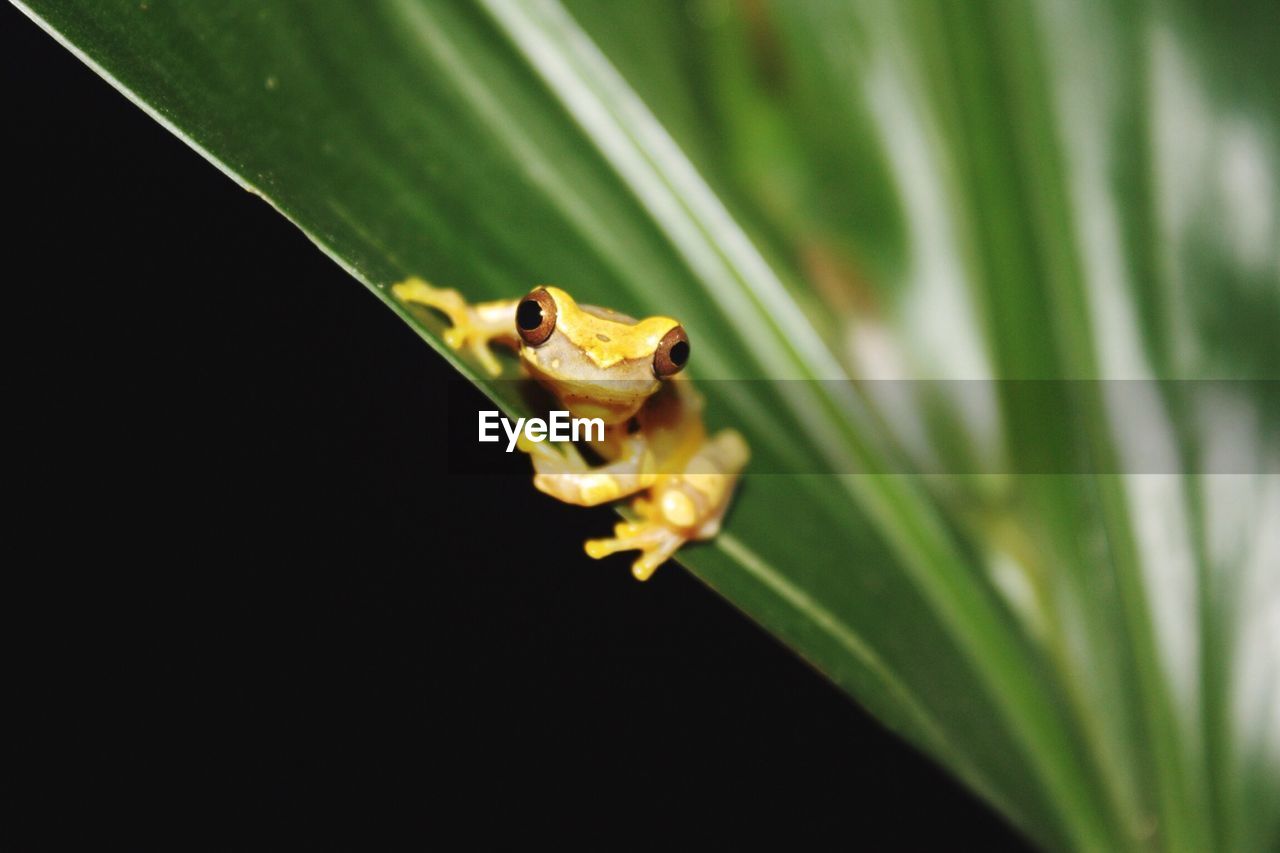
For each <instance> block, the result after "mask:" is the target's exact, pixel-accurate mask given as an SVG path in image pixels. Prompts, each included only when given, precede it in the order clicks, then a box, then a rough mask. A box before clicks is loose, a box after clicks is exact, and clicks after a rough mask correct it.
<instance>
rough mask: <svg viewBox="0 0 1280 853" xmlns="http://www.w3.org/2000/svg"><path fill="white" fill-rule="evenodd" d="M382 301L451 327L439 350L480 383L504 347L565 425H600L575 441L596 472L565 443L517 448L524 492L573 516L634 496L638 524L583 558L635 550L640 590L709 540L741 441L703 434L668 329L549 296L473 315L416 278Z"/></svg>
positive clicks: (724, 505)
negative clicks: (436, 316)
mask: <svg viewBox="0 0 1280 853" xmlns="http://www.w3.org/2000/svg"><path fill="white" fill-rule="evenodd" d="M392 292H393V293H394V294H395V295H396V297H397V298H398V299H400V300H401V301H402V302H406V303H416V304H419V305H425V306H428V307H431V308H434V309H436V310H438V311H440V312H442V313H444V314H445V315H446V316H447V317H448V318H449V321H450V323H451V328H450V329H448V331H447V332H446V333H445V336H444V339H445V343H447V344H448V345H449V346H450V347H452V348H454V349H457V350H465V351H468V352H470V353H471V354H472V355H473V356H474V357H475V358H476V359H477V360H478V361H479V362H480V364H481V365H482V366H483V367H484V369H485V370H486V371H488V372H489V373H490V374H491V375H494V376H497V375H499V374H500V373H501V367H500V365H499V363H498V360H497V359H496V358H495V357H494V355H493V352H492V351H491V350H490V346H491V345H493V344H498V345H502V346H507V347H510V348H512V349H514V350H516V351H517V352H518V353H519V357H520V363H521V365H522V366H523V368H524V371H525V373H526V374H527V375H529V376H531V377H532V378H533V379H535V380H536V381H537V382H539V383H540V384H541V385H543V386H544V387H545V388H547V389H548V390H549V391H550V392H551V393H552V394H553V395H554V396H555V397H556V399H557V400H559V401H560V403H561V405H563V406H564V407H565V408H566V409H568V410H569V412H570V414H571V416H573V417H577V418H600V419H601V420H602V421H604V424H605V429H604V437H603V439H602V440H599V439H598V438H597V439H596V440H592V441H590V442H585V443H586V444H587V446H589V447H590V449H591V450H592V451H593V452H594V453H595V455H596V456H598V457H599V458H600V459H601V460H603V461H602V464H599V465H591V464H589V463H588V462H587V461H586V460H585V459H583V457H582V455H581V454H580V453H579V452H578V450H577V448H576V447H574V445H572V444H569V443H565V444H563V445H561V447H563V450H562V449H558V448H557V447H555V446H553V445H551V444H550V443H549V442H532V441H529V440H528V439H527V438H524V437H522V438H521V440H520V443H519V447H520V449H521V450H522V451H524V452H526V453H528V454H529V456H530V458H531V459H532V461H533V467H534V472H535V476H534V479H533V483H534V485H535V486H536V487H537V488H538V489H539V490H540V491H542V492H545V493H546V494H549V495H551V496H552V497H555V498H558V499H560V500H562V501H565V502H567V503H572V504H578V505H580V506H595V505H597V504H602V503H606V502H609V501H614V500H618V499H620V498H625V497H634V500H633V501H632V503H631V508H632V510H633V511H634V515H635V516H636V517H637V518H638V519H639V520H637V521H622V522H619V523H618V524H617V526H616V527H615V528H614V535H613V536H612V537H610V538H606V539H590V540H588V541H587V543H586V551H587V554H589V555H590V556H591V557H593V558H597V559H598V558H600V557H604V556H605V555H607V554H613V553H615V552H618V551H631V550H637V551H640V552H641V553H640V556H639V558H638V559H637V560H636V561H635V563H634V564H633V565H632V568H631V570H632V573H633V574H634V575H635V576H636V577H637V578H639V579H640V580H647V579H648V578H649V576H650V575H652V574H653V571H654V569H656V568H657V567H658V566H660V565H661V564H662V563H664V562H666V560H667V559H668V558H669V557H670V556H671V555H672V554H674V553H675V552H676V551H677V550H678V549H679V548H680V546H681V545H683V544H684V543H685V542H688V541H690V540H703V539H710V538H712V537H714V536H715V535H716V534H717V533H718V532H719V531H720V524H721V521H722V520H723V518H724V515H725V511H726V510H727V509H728V507H729V500H730V498H731V497H732V496H733V491H734V488H735V486H736V484H737V480H738V477H739V475H740V474H741V472H742V468H743V466H745V465H746V463H747V459H748V456H749V453H748V450H747V443H746V442H745V441H744V440H743V438H742V436H741V435H739V434H738V433H737V432H736V431H735V430H732V429H726V430H722V431H721V432H719V433H717V434H716V435H714V436H710V437H709V436H708V435H707V431H706V428H705V426H704V425H703V422H702V397H701V395H700V394H698V393H697V391H696V390H694V388H693V383H692V382H690V381H689V380H688V379H687V377H686V376H684V375H683V374H682V373H681V370H682V369H683V368H684V366H685V364H686V363H687V362H688V360H689V354H690V345H689V338H688V336H687V335H686V334H685V331H684V328H683V327H682V326H681V325H680V324H679V323H678V322H677V321H675V320H673V319H671V318H669V317H649V318H647V319H644V320H639V321H637V320H635V319H632V318H631V317H627V316H625V315H623V314H619V313H617V312H615V311H610V310H608V309H606V308H597V307H595V306H592V305H579V304H578V303H577V302H575V301H574V299H573V297H571V296H570V295H569V294H568V293H566V292H564V291H563V290H561V289H560V288H557V287H550V286H547V287H537V288H535V289H534V290H533V291H532V292H530V293H529V294H528V295H527V296H525V297H524V298H522V299H504V300H498V301H495V302H481V303H477V304H475V305H469V304H468V303H467V302H466V301H465V300H464V299H463V298H462V296H461V295H460V294H459V293H458V292H457V291H455V290H448V289H443V288H437V287H432V286H431V285H429V284H427V283H426V282H425V281H423V280H422V279H419V278H410V279H408V280H407V281H403V282H401V283H399V284H397V285H395V286H394V287H393V288H392Z"/></svg>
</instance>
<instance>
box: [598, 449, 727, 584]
mask: <svg viewBox="0 0 1280 853" xmlns="http://www.w3.org/2000/svg"><path fill="white" fill-rule="evenodd" d="M749 456H750V453H749V451H748V450H747V443H746V442H745V441H744V440H743V439H742V436H741V435H739V434H738V433H737V432H735V431H734V430H730V429H727V430H724V431H722V432H720V433H718V434H717V435H716V436H715V437H714V438H712V439H711V440H710V441H708V442H707V444H706V445H705V446H704V447H703V448H702V449H701V450H699V451H698V453H696V454H695V455H694V457H693V458H692V459H690V460H689V464H688V465H687V466H686V467H685V469H684V471H682V472H681V473H679V474H670V475H665V474H664V475H663V476H662V477H660V478H659V479H658V482H657V483H656V484H655V486H654V488H653V492H652V495H651V496H650V497H649V498H644V497H638V498H636V499H635V501H634V502H633V503H632V505H631V508H632V510H633V511H634V512H635V513H636V514H637V515H638V516H639V517H640V519H641V520H640V521H634V522H633V521H622V522H619V523H618V524H617V526H615V527H614V535H613V537H612V538H609V539H589V540H587V543H586V550H587V554H588V555H589V556H591V557H594V558H596V559H599V558H601V557H604V556H607V555H609V554H614V553H617V552H618V551H640V552H641V554H640V556H639V557H638V558H637V559H636V561H635V562H634V563H632V564H631V573H632V574H633V575H635V576H636V578H637V579H638V580H642V581H643V580H648V579H649V576H650V575H652V574H653V572H654V570H655V569H657V568H658V566H660V565H662V564H663V563H665V562H666V561H667V560H668V559H670V558H671V556H672V555H673V554H675V552H676V551H678V550H679V549H680V546H681V545H683V544H684V543H685V542H688V541H690V540H699V539H710V538H712V537H713V536H715V535H716V534H717V533H719V532H720V523H721V522H722V521H723V520H724V515H725V512H727V511H728V509H729V500H730V498H732V497H733V491H734V489H735V487H736V486H737V482H738V478H739V476H740V475H741V473H742V469H743V467H744V466H745V465H746V464H747V459H748V457H749Z"/></svg>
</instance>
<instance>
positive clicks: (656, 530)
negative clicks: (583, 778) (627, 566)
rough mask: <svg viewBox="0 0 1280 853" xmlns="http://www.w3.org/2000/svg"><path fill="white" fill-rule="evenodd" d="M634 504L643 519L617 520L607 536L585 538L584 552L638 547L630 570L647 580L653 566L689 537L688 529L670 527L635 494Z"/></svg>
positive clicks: (593, 555) (601, 553)
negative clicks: (606, 537)
mask: <svg viewBox="0 0 1280 853" xmlns="http://www.w3.org/2000/svg"><path fill="white" fill-rule="evenodd" d="M632 506H633V508H634V509H635V510H636V511H637V512H638V513H640V515H641V516H642V517H644V520H643V521H620V522H618V523H617V524H616V525H614V528H613V536H612V537H611V538H609V539H588V540H587V543H586V551H587V556H589V557H591V558H592V559H596V560H598V559H600V558H601V557H606V556H608V555H609V554H616V553H617V552H619V551H639V552H640V556H639V557H638V558H637V559H636V561H635V562H634V563H632V564H631V574H633V575H635V577H636V580H642V581H645V580H648V579H649V576H650V575H652V574H653V572H654V570H655V569H657V568H658V566H661V565H662V564H663V563H665V562H666V561H667V560H669V559H671V556H672V555H673V554H675V552H676V551H678V550H680V546H681V545H683V544H684V543H685V542H687V541H688V540H689V538H690V537H689V535H688V533H687V532H684V531H681V530H679V529H677V528H674V527H671V526H670V525H669V524H667V523H666V522H665V521H663V520H662V519H661V518H660V517H656V516H657V515H658V514H657V513H655V512H654V510H653V507H652V504H651V503H650V502H649V501H646V500H644V499H643V498H636V501H635V503H634V504H633V505H632Z"/></svg>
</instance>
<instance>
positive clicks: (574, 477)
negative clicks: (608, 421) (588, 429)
mask: <svg viewBox="0 0 1280 853" xmlns="http://www.w3.org/2000/svg"><path fill="white" fill-rule="evenodd" d="M519 447H520V449H521V450H523V451H524V452H525V453H528V454H529V456H530V458H531V459H532V461H533V470H534V472H535V475H534V478H533V485H534V487H535V488H537V489H538V491H540V492H543V493H545V494H548V495H551V496H552V497H553V498H556V499H558V500H562V501H564V502H565V503H571V504H577V505H578V506H597V505H599V504H602V503H608V502H609V501H613V500H617V499H618V498H622V497H626V496H627V495H633V494H635V493H636V492H639V491H641V490H643V489H647V488H649V487H650V486H652V485H653V483H654V481H655V480H656V479H657V473H656V470H655V469H656V465H655V463H654V459H653V453H652V452H651V451H650V449H649V442H648V441H646V440H645V439H644V436H642V435H638V434H637V435H633V436H628V437H627V438H626V439H624V440H623V442H622V444H621V453H620V454H619V456H618V457H617V458H616V459H614V460H613V461H611V462H609V463H607V464H604V465H596V466H594V467H593V466H591V465H588V464H587V462H586V460H585V459H583V458H582V456H581V455H580V454H579V453H578V451H577V449H576V448H574V446H573V445H571V444H569V445H565V450H563V451H560V450H556V449H554V448H552V447H551V446H550V445H548V444H546V443H542V442H533V441H529V440H528V439H527V438H525V437H524V436H523V435H521V437H520V443H519Z"/></svg>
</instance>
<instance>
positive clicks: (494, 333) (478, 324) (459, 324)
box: [391, 276, 520, 376]
mask: <svg viewBox="0 0 1280 853" xmlns="http://www.w3.org/2000/svg"><path fill="white" fill-rule="evenodd" d="M391 292H392V293H393V294H395V297H396V298H397V299H399V300H400V301H401V302H412V303H414V304H417V305H425V306H427V307H428V308H434V309H435V310H437V311H439V312H441V313H442V314H444V315H445V316H447V317H448V318H449V323H450V324H451V326H450V328H449V329H447V330H445V333H444V342H445V343H446V344H448V345H449V346H450V347H452V348H453V349H455V350H461V349H466V350H467V351H468V352H470V353H471V354H472V355H473V356H475V357H476V360H477V361H479V362H480V365H481V366H482V367H483V368H484V369H485V372H487V373H488V374H489V375H490V376H497V375H499V374H500V373H502V366H501V365H500V364H498V360H497V359H496V358H494V356H493V352H492V351H491V350H490V349H489V347H490V345H491V344H502V345H503V346H507V347H511V348H513V349H514V348H516V347H518V346H519V345H520V342H519V340H518V339H517V338H516V306H517V305H519V302H520V301H519V300H518V299H500V300H498V301H496V302H478V303H476V304H475V305H469V304H467V301H466V300H465V299H463V298H462V294H460V293H458V291H456V290H451V289H448V288H443V287H432V286H431V285H430V284H427V283H426V282H425V281H423V280H422V279H420V278H417V277H416V276H415V277H413V278H408V279H405V280H404V281H402V282H400V283H399V284H395V285H392V287H391Z"/></svg>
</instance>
